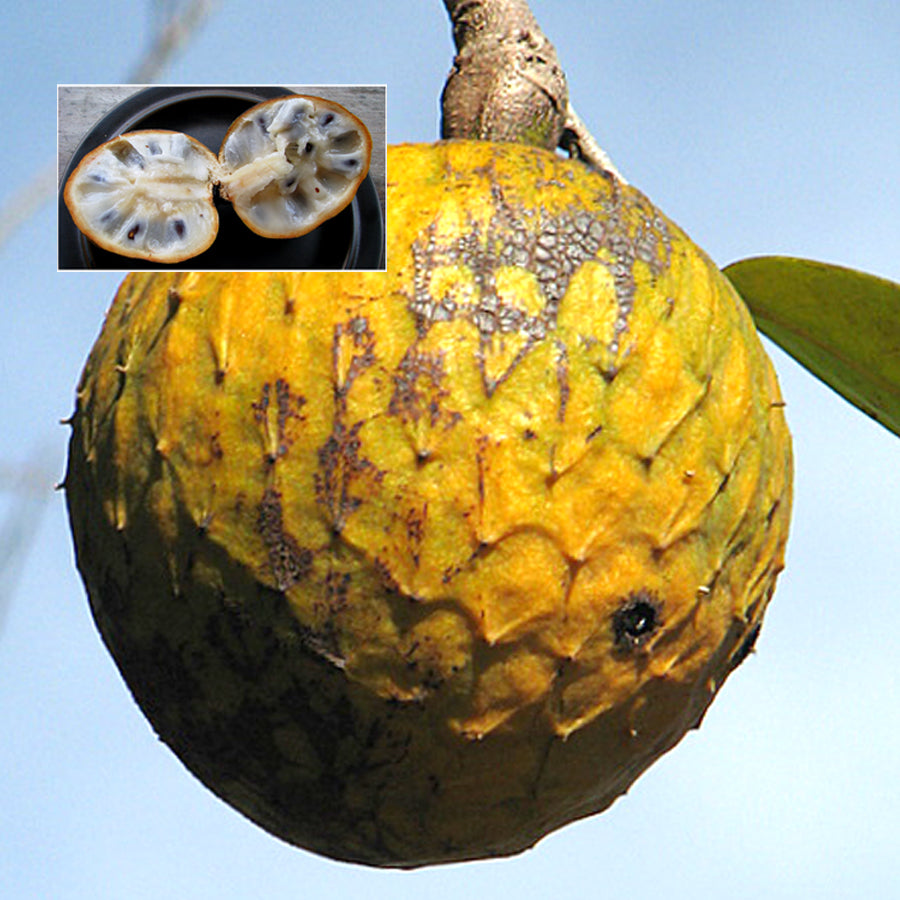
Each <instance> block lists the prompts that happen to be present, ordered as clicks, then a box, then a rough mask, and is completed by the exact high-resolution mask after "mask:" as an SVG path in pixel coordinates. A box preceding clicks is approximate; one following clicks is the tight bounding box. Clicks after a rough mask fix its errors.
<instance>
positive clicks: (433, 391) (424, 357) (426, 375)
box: [388, 345, 453, 427]
mask: <svg viewBox="0 0 900 900" xmlns="http://www.w3.org/2000/svg"><path fill="white" fill-rule="evenodd" d="M444 375H445V372H444V355H443V353H429V352H426V351H421V350H419V349H417V347H416V346H415V345H413V346H411V347H410V348H409V349H408V350H407V351H406V353H405V354H404V356H403V359H401V360H400V363H399V365H398V366H397V370H396V372H395V373H394V375H393V376H392V378H393V382H394V391H393V393H392V394H391V399H390V402H389V403H388V413H389V414H390V415H392V416H399V417H400V418H401V419H402V420H403V421H404V422H418V421H419V420H420V419H421V418H422V417H423V416H427V419H428V423H429V424H430V425H431V426H432V427H434V426H435V425H436V424H437V423H438V420H439V419H440V417H441V401H442V400H443V399H444V398H445V397H446V396H447V389H446V388H444V387H443V385H442V382H443V380H444ZM449 424H453V420H451V421H450V422H449V423H448V425H449Z"/></svg>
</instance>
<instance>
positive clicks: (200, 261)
mask: <svg viewBox="0 0 900 900" xmlns="http://www.w3.org/2000/svg"><path fill="white" fill-rule="evenodd" d="M385 107H386V102H385V87H384V85H324V86H323V85H315V86H308V85H288V86H261V87H243V86H233V85H226V86H222V85H218V86H205V87H204V86H185V85H181V86H152V87H140V86H135V85H59V86H58V88H57V111H58V126H59V127H58V141H59V143H58V155H59V161H58V162H59V204H58V206H59V222H58V228H59V269H60V270H84V269H105V270H122V271H142V270H154V269H174V270H190V271H218V270H223V271H265V270H273V271H298V270H299V271H303V270H344V269H369V270H383V269H384V221H385V216H384V199H385Z"/></svg>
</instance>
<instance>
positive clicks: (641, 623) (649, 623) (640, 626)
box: [612, 591, 662, 650]
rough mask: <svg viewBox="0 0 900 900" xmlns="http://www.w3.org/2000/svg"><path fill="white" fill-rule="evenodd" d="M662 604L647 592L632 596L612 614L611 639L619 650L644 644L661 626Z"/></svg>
mask: <svg viewBox="0 0 900 900" xmlns="http://www.w3.org/2000/svg"><path fill="white" fill-rule="evenodd" d="M661 613H662V604H661V603H660V602H659V601H658V600H657V599H656V598H655V597H654V596H653V595H652V594H650V593H649V592H647V591H638V592H637V593H636V594H632V595H631V596H630V597H628V599H627V600H625V602H624V603H623V604H622V605H621V606H620V607H619V608H618V609H617V610H616V611H615V613H614V614H613V620H612V626H613V638H614V640H615V644H616V647H617V648H619V649H620V650H633V649H635V648H637V647H640V646H641V645H642V644H644V643H646V642H647V640H648V639H649V638H650V636H651V635H652V634H653V633H654V632H655V631H656V630H657V628H659V626H660V625H661V624H662V618H661Z"/></svg>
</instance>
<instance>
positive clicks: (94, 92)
mask: <svg viewBox="0 0 900 900" xmlns="http://www.w3.org/2000/svg"><path fill="white" fill-rule="evenodd" d="M150 86H151V85H136V84H124V85H60V86H59V87H58V88H57V110H58V129H59V131H58V144H57V169H58V171H57V181H58V182H60V183H61V181H62V177H63V174H64V173H65V171H66V166H68V164H69V160H70V159H71V158H72V154H73V153H74V152H75V150H76V149H77V148H78V145H79V144H80V143H81V140H82V138H83V137H84V136H85V135H86V134H87V133H88V132H89V131H90V130H91V129H92V128H93V127H94V126H95V125H96V124H97V122H99V121H100V119H102V118H103V116H104V115H106V113H107V112H109V110H111V109H112V108H113V107H114V106H116V105H117V104H119V103H121V102H122V101H123V100H125V99H127V98H128V97H130V96H131V95H132V94H135V93H137V92H138V91H140V90H143V89H144V88H145V87H150ZM285 87H286V88H287V89H288V90H290V91H293V92H295V93H297V94H312V95H313V96H317V97H325V98H327V99H328V100H334V101H335V102H336V103H340V105H341V106H343V107H345V108H346V109H348V110H350V112H352V113H353V114H354V115H355V116H357V117H358V118H360V119H362V121H363V122H364V123H365V125H366V127H367V128H368V129H369V133H370V134H371V135H372V160H371V163H370V165H369V177H370V178H371V179H372V183H373V184H374V186H375V190H376V191H377V193H378V199H379V202H380V203H381V215H382V217H383V216H384V209H385V207H384V199H385V188H384V184H385V147H384V144H385V89H384V87H383V86H380V85H285ZM210 149H211V150H212V151H213V153H216V152H218V149H219V148H218V147H211V148H210Z"/></svg>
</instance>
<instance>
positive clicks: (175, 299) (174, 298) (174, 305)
mask: <svg viewBox="0 0 900 900" xmlns="http://www.w3.org/2000/svg"><path fill="white" fill-rule="evenodd" d="M166 302H167V303H168V307H169V308H168V310H167V313H166V321H167V322H168V321H169V319H171V318H172V317H173V316H174V315H175V313H177V312H178V309H179V307H180V306H181V294H179V293H178V291H176V290H175V288H169V292H168V293H167V294H166Z"/></svg>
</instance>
